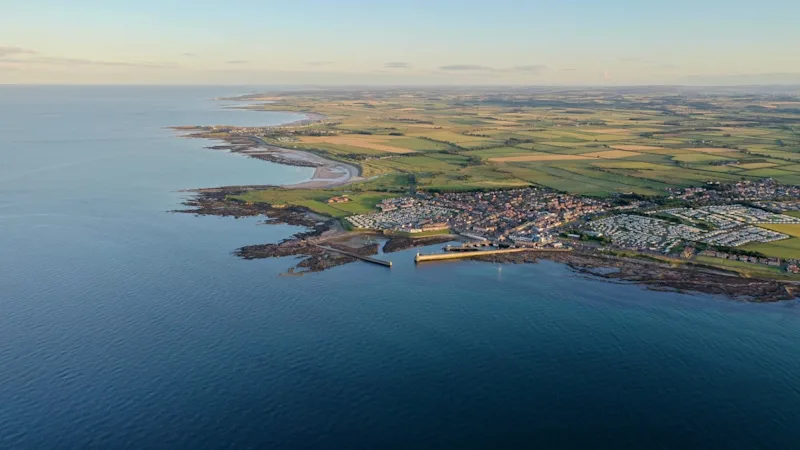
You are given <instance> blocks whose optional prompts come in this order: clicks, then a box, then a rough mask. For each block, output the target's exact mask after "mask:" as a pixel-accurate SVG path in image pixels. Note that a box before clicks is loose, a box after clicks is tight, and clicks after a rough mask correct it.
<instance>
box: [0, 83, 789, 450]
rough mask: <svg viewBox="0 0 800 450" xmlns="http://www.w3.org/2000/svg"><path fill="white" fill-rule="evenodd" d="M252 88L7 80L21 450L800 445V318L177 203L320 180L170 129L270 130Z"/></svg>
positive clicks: (8, 251)
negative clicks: (263, 251)
mask: <svg viewBox="0 0 800 450" xmlns="http://www.w3.org/2000/svg"><path fill="white" fill-rule="evenodd" d="M250 91H252V89H248V88H197V87H192V88H188V87H186V88H175V87H19V86H4V87H0V448H2V449H53V448H75V449H91V448H99V449H126V448H129V449H149V448H181V449H201V448H212V449H214V448H275V449H295V448H309V449H310V448H313V449H327V448H331V449H358V448H363V449H391V448H398V449H399V448H416V449H421V448H460V449H471V448H476V449H477V448H526V449H527V448H593V449H604V448H642V449H651V448H664V449H690V448H697V449H711V448H724V449H757V448H765V449H767V448H768V449H796V448H798V447H800V308H796V307H794V306H793V305H794V304H793V303H783V304H772V305H756V304H746V303H740V302H734V301H730V300H726V299H721V298H715V297H709V296H701V295H694V296H692V295H680V294H670V293H656V292H650V291H647V290H644V289H642V288H640V287H637V286H632V285H621V284H611V283H605V282H600V281H596V280H592V279H587V278H585V277H582V276H579V275H576V274H574V273H572V272H571V271H570V270H568V269H567V268H565V267H563V266H561V265H557V264H553V263H541V264H537V265H503V266H498V265H492V264H483V263H475V262H456V263H444V264H433V265H424V266H420V267H415V265H414V264H413V262H412V255H413V252H414V251H407V252H403V253H399V254H394V255H392V256H391V259H392V260H393V262H394V267H393V268H392V269H391V270H386V269H385V268H382V267H377V266H371V265H365V264H363V263H356V264H351V265H348V266H343V267H338V268H336V269H333V270H330V271H327V272H324V273H320V274H314V275H311V276H305V277H300V278H287V277H278V273H280V272H281V271H284V270H286V268H288V267H289V266H291V265H292V260H291V259H283V260H262V261H241V260H239V259H237V258H235V257H234V256H232V255H231V251H232V250H234V249H235V248H237V247H239V246H242V245H246V244H255V243H263V242H275V241H277V240H279V239H282V238H283V237H285V236H287V235H289V234H291V233H292V232H294V231H295V229H294V228H292V227H289V226H263V225H258V224H257V222H258V221H257V220H252V219H240V220H235V219H226V218H216V217H202V218H201V217H193V216H190V215H181V214H171V213H168V212H167V211H169V210H171V209H173V208H176V207H178V206H179V202H180V199H181V198H182V197H183V196H184V195H185V194H182V193H181V192H179V191H180V190H181V189H186V188H193V187H209V186H217V185H229V184H259V183H262V184H278V183H287V182H297V181H301V180H304V179H306V178H308V177H309V176H310V174H311V170H310V169H307V168H295V167H285V166H279V165H275V164H271V163H267V162H263V161H257V160H252V159H247V158H244V157H241V156H236V155H231V154H227V153H224V152H216V151H211V150H206V149H203V146H204V145H209V143H207V142H202V141H198V140H188V139H181V138H178V137H175V134H174V133H173V132H172V131H170V130H166V129H164V128H163V127H165V126H169V125H187V124H216V123H229V124H235V125H256V124H262V125H269V124H278V123H282V122H286V121H291V120H295V119H296V118H297V116H295V115H291V114H278V113H267V112H250V111H237V110H230V109H225V108H224V106H225V102H220V101H214V100H213V99H214V98H217V97H220V96H226V95H234V94H241V93H247V92H250Z"/></svg>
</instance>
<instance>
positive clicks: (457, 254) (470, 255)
mask: <svg viewBox="0 0 800 450" xmlns="http://www.w3.org/2000/svg"><path fill="white" fill-rule="evenodd" d="M571 251H572V249H571V248H507V249H501V250H476V251H471V252H465V251H462V252H454V253H437V254H434V255H422V254H420V253H417V256H416V257H415V258H414V261H415V262H417V263H421V262H426V261H444V260H448V259H463V258H474V257H476V256H488V255H502V254H504V253H520V252H552V253H561V252H571Z"/></svg>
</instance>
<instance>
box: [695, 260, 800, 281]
mask: <svg viewBox="0 0 800 450" xmlns="http://www.w3.org/2000/svg"><path fill="white" fill-rule="evenodd" d="M696 261H697V262H699V263H704V264H708V265H711V266H716V267H721V268H724V269H728V270H733V271H735V272H738V273H740V274H742V275H744V276H746V277H767V278H790V277H791V275H790V274H788V273H786V272H784V271H783V270H781V268H780V267H774V266H767V265H763V264H750V263H746V262H743V261H735V260H730V259H722V258H714V257H710V256H698V257H697V258H696Z"/></svg>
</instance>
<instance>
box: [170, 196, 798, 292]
mask: <svg viewBox="0 0 800 450" xmlns="http://www.w3.org/2000/svg"><path fill="white" fill-rule="evenodd" d="M264 188H265V186H230V187H221V188H211V189H198V190H194V191H190V192H192V193H193V196H192V197H191V198H189V199H187V200H186V201H185V202H184V205H185V206H187V209H181V210H176V211H174V212H179V213H189V214H196V215H214V216H222V217H258V216H264V217H265V221H264V223H268V224H272V223H283V224H289V225H296V226H302V227H305V228H307V229H308V231H305V232H301V233H297V234H295V235H293V236H291V237H289V238H287V239H284V240H283V241H281V242H279V243H276V244H257V245H248V246H245V247H241V248H239V249H236V250H235V251H234V252H233V253H234V255H236V256H238V257H240V258H243V259H261V258H280V257H287V256H297V257H299V258H300V260H299V262H298V263H297V264H296V265H295V266H294V267H293V268H291V269H290V270H289V272H288V274H294V275H298V274H303V273H306V272H320V271H323V270H326V269H330V268H332V267H336V266H340V265H344V264H349V263H351V262H355V261H356V258H354V257H352V256H348V255H344V254H341V253H339V252H335V251H330V250H328V249H326V247H330V248H334V249H339V250H343V251H346V252H349V253H351V254H358V255H362V256H370V255H375V254H377V253H378V252H379V250H380V245H381V244H380V243H379V242H376V241H378V240H383V239H385V237H384V236H382V235H378V234H369V233H353V232H345V231H344V230H343V229H342V228H341V225H340V223H339V221H338V220H336V219H333V218H330V217H325V216H321V215H319V214H316V213H313V212H311V211H310V210H308V209H306V208H302V207H285V208H278V207H274V206H272V205H269V204H266V203H254V204H249V203H243V202H238V201H234V200H231V199H229V198H228V196H229V195H236V194H241V193H243V192H245V191H248V190H254V189H264ZM456 239H458V237H456V236H452V235H440V236H427V237H421V238H411V237H407V236H393V237H389V238H388V240H386V243H385V244H384V245H383V252H384V253H392V252H398V251H402V250H407V249H410V248H414V247H423V246H428V245H435V244H442V243H445V242H450V241H453V240H456ZM541 259H546V260H550V261H554V262H558V263H562V264H565V265H567V266H568V267H570V268H571V269H572V270H574V271H576V272H578V273H580V274H583V275H586V276H590V277H592V278H599V279H603V280H606V281H610V282H626V283H635V284H638V285H641V286H644V287H646V288H647V289H651V290H656V291H672V292H684V293H686V292H695V293H705V294H714V295H723V296H726V297H729V298H733V299H740V300H746V301H753V302H773V301H781V300H791V299H794V298H796V297H797V294H798V293H800V286H798V284H797V283H792V282H788V281H781V280H773V279H757V278H744V277H742V276H740V275H738V274H736V273H734V272H725V271H723V270H719V269H710V268H706V267H702V266H700V265H690V264H687V265H685V266H679V267H675V266H671V265H668V264H666V263H659V262H656V261H651V260H645V259H637V258H629V257H619V256H610V255H603V254H600V253H594V252H587V251H573V252H563V253H549V252H536V251H530V252H520V253H506V254H498V255H490V256H479V257H475V258H474V260H476V261H482V262H491V263H500V264H523V263H536V262H538V261H539V260H541Z"/></svg>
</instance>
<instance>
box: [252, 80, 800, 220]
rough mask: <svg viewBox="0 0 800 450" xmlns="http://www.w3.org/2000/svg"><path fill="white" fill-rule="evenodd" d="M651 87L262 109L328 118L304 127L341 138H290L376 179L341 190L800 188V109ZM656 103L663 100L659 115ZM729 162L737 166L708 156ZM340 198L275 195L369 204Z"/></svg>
mask: <svg viewBox="0 0 800 450" xmlns="http://www.w3.org/2000/svg"><path fill="white" fill-rule="evenodd" d="M656 89H657V88H654V90H652V92H646V91H642V92H637V93H621V92H616V91H610V92H603V91H574V92H569V91H563V90H562V91H552V92H551V91H547V90H537V91H535V92H527V91H515V90H509V91H507V92H503V93H497V92H492V93H488V92H485V91H480V90H477V91H475V92H469V91H463V90H459V91H448V90H446V89H436V90H434V89H412V88H397V89H392V90H386V91H377V90H376V91H373V92H350V91H346V90H336V91H324V90H315V91H296V92H290V93H283V94H281V95H271V96H270V98H269V100H270V101H271V102H272V103H267V104H264V105H263V106H261V108H262V109H265V110H277V111H286V110H293V111H298V110H301V111H302V110H306V111H316V112H319V113H322V114H324V115H325V116H326V117H327V118H328V119H327V120H326V121H325V122H322V123H318V124H315V125H312V126H309V127H308V128H309V129H312V130H320V131H326V132H328V133H331V134H334V135H335V136H333V137H320V136H316V137H315V136H300V139H301V140H302V141H304V142H302V143H301V142H294V143H291V144H286V143H284V144H283V145H288V146H291V147H297V148H306V149H311V150H315V151H317V152H320V153H323V154H326V155H328V156H331V157H333V158H337V159H340V160H342V161H347V162H351V163H354V164H358V165H360V166H361V167H362V169H363V174H364V176H365V177H368V178H371V177H374V176H378V177H377V178H374V179H369V180H367V181H364V182H361V183H357V184H354V185H351V186H348V189H346V190H340V191H342V192H345V191H346V192H350V193H351V194H353V195H360V194H361V193H366V192H374V193H381V194H380V195H390V194H394V195H397V194H399V193H403V192H405V191H407V189H408V187H409V186H408V176H409V175H410V174H415V176H416V179H417V186H418V189H420V190H426V189H428V190H472V189H477V188H495V187H518V186H528V185H539V186H547V187H550V188H553V189H557V190H560V191H565V192H570V193H574V194H590V195H598V196H605V195H609V194H612V193H618V192H638V193H641V194H647V195H664V194H665V193H666V188H669V187H688V186H700V185H703V184H704V183H706V182H707V181H721V182H726V181H738V180H740V179H742V178H745V179H750V180H757V179H761V178H767V177H772V178H774V179H775V180H777V181H779V182H781V183H791V184H800V134H798V133H796V132H795V131H793V130H792V129H791V128H789V127H790V126H791V125H785V124H786V123H789V122H790V120H787V119H791V120H794V121H796V120H800V114H797V113H793V112H791V111H782V112H781V111H778V110H774V111H772V110H764V109H759V110H752V108H750V107H752V106H759V105H761V103H764V104H768V103H769V102H773V103H774V102H775V100H774V99H769V98H763V99H759V97H758V96H733V95H725V94H709V95H705V96H703V98H702V102H701V103H698V104H697V105H693V106H691V107H689V106H687V105H686V103H685V101H684V100H686V99H684V100H681V101H680V102H677V101H673V100H672V96H673V94H671V93H667V92H664V93H658V92H657V91H656ZM265 100H267V99H265ZM765 102H766V103H765ZM654 104H659V105H661V106H659V107H658V111H655V110H653V105H654ZM702 104H708V105H711V106H709V107H704V106H702ZM298 129H302V127H298ZM357 132H360V133H364V134H356V133H357ZM367 133H371V134H367ZM266 137H267V138H269V136H266ZM778 141H780V143H779V142H778ZM270 142H273V143H276V144H277V145H281V144H280V143H278V141H275V140H271V141H270ZM723 145H724V146H725V147H728V148H722V146H723ZM399 152H414V153H410V154H411V155H412V156H406V155H403V154H402V153H399ZM506 158H510V159H506ZM520 159H527V161H522V160H520ZM728 159H729V160H738V161H739V162H740V164H739V165H730V166H719V165H712V164H710V163H712V162H714V161H725V160H728ZM278 191H280V190H278ZM334 194H335V192H333V191H331V192H327V191H325V192H322V193H319V195H318V193H311V194H307V195H306V194H303V195H301V196H300V197H302V198H299V197H298V198H295V197H293V196H297V195H299V194H284V193H281V194H280V195H278V196H277V197H278V199H279V200H286V201H288V202H290V203H291V202H295V204H299V202H303V204H304V205H306V206H309V207H311V208H312V209H315V210H317V211H327V212H328V213H335V214H339V215H342V214H348V213H350V212H356V211H364V210H365V209H366V208H367V207H368V206H369V207H371V206H370V205H366V204H362V203H361V202H356V201H354V202H353V203H351V204H347V206H344V205H345V204H338V205H327V204H325V203H324V202H325V200H326V199H327V197H330V196H332V195H334ZM262 195H266V194H262ZM374 195H378V194H374Z"/></svg>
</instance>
